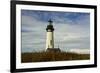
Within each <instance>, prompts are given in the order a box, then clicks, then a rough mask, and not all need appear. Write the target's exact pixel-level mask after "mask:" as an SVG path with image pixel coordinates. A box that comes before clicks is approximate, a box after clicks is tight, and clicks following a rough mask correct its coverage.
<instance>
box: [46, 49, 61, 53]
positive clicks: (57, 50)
mask: <svg viewBox="0 0 100 73" xmlns="http://www.w3.org/2000/svg"><path fill="white" fill-rule="evenodd" d="M46 52H61V50H60V48H47V50H46Z"/></svg>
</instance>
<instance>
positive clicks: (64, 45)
mask: <svg viewBox="0 0 100 73" xmlns="http://www.w3.org/2000/svg"><path fill="white" fill-rule="evenodd" d="M21 18H22V19H21V25H22V27H21V32H22V52H36V51H41V50H45V47H46V26H47V25H48V20H49V19H52V21H53V26H54V29H55V31H54V39H55V40H54V41H55V48H57V47H58V45H59V47H60V49H61V50H64V51H75V50H78V51H79V52H82V51H83V52H84V53H87V52H89V49H90V14H89V13H82V12H81V13H77V12H53V11H34V10H21Z"/></svg>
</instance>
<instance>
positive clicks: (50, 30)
mask: <svg viewBox="0 0 100 73" xmlns="http://www.w3.org/2000/svg"><path fill="white" fill-rule="evenodd" d="M48 22H49V24H48V25H47V28H46V32H47V35H46V51H47V52H61V50H60V48H59V47H58V48H55V47H54V27H53V21H52V20H49V21H48Z"/></svg>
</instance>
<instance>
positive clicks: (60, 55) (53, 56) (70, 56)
mask: <svg viewBox="0 0 100 73" xmlns="http://www.w3.org/2000/svg"><path fill="white" fill-rule="evenodd" d="M88 59H90V55H89V54H77V53H70V52H33V53H22V54H21V62H22V63H26V62H46V61H69V60H88Z"/></svg>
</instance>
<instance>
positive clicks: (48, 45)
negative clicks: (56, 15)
mask: <svg viewBox="0 0 100 73" xmlns="http://www.w3.org/2000/svg"><path fill="white" fill-rule="evenodd" d="M48 22H49V24H48V25H47V28H46V31H47V38H46V50H47V49H48V48H54V32H53V31H54V28H53V25H52V23H53V21H51V20H49V21H48Z"/></svg>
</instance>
